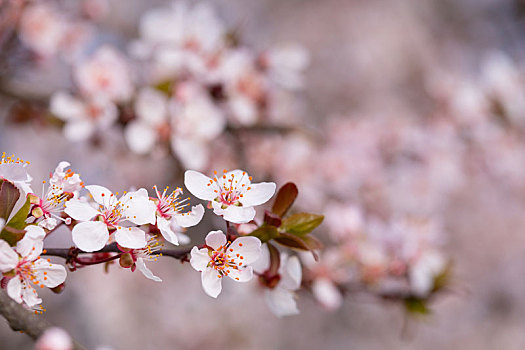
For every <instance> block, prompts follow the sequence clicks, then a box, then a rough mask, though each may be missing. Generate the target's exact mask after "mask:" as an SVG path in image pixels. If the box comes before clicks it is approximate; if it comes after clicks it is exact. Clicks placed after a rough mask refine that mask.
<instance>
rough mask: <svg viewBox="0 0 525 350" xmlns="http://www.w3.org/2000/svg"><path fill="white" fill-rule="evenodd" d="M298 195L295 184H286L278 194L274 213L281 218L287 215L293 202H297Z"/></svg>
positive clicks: (273, 207)
mask: <svg viewBox="0 0 525 350" xmlns="http://www.w3.org/2000/svg"><path fill="white" fill-rule="evenodd" d="M298 193H299V191H298V190H297V186H296V185H295V184H294V183H293V182H288V183H286V184H284V185H283V187H281V188H280V189H279V192H277V197H276V198H275V202H274V203H273V206H272V212H273V213H274V214H276V215H277V216H280V217H283V216H284V215H286V213H287V212H288V210H289V209H290V207H291V206H292V204H293V202H295V199H296V198H297V194H298Z"/></svg>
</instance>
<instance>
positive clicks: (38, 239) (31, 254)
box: [16, 225, 46, 261]
mask: <svg viewBox="0 0 525 350" xmlns="http://www.w3.org/2000/svg"><path fill="white" fill-rule="evenodd" d="M45 236H46V232H45V231H44V229H43V228H42V227H39V226H35V225H29V226H27V227H26V233H25V235H24V238H22V239H21V240H20V241H18V242H17V244H16V251H17V252H18V254H20V255H21V256H22V257H24V258H26V259H27V260H29V261H33V260H35V259H36V258H37V257H38V256H39V255H40V254H41V253H42V249H43V248H44V237H45Z"/></svg>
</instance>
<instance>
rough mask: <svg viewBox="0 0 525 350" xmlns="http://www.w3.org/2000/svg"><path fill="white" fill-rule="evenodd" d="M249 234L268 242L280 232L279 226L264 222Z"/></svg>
mask: <svg viewBox="0 0 525 350" xmlns="http://www.w3.org/2000/svg"><path fill="white" fill-rule="evenodd" d="M249 235H250V236H254V237H257V238H259V239H260V240H261V242H262V243H266V242H268V241H269V240H271V239H274V238H275V237H277V236H278V235H279V232H277V227H275V226H270V225H266V224H263V225H262V226H261V227H259V228H258V229H255V230H254V231H252V233H250V234H249Z"/></svg>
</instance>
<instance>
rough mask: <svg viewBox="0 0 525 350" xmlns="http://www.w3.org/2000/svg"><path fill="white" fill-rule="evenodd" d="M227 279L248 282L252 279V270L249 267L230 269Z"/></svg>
mask: <svg viewBox="0 0 525 350" xmlns="http://www.w3.org/2000/svg"><path fill="white" fill-rule="evenodd" d="M228 277H230V278H231V279H232V280H234V281H237V282H248V281H249V280H251V279H252V277H253V269H252V267H251V266H248V267H246V268H243V269H238V270H235V269H231V270H230V273H229V274H228Z"/></svg>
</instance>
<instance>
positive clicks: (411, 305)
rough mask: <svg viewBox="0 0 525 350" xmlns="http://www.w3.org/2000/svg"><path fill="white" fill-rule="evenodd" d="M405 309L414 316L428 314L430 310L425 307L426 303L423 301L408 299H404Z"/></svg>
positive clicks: (413, 298)
mask: <svg viewBox="0 0 525 350" xmlns="http://www.w3.org/2000/svg"><path fill="white" fill-rule="evenodd" d="M405 308H406V310H407V311H408V312H411V313H414V314H421V315H427V314H429V313H430V309H429V308H428V307H427V303H426V301H425V300H424V299H420V298H416V297H409V298H406V299H405Z"/></svg>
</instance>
